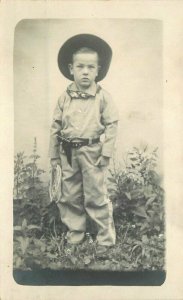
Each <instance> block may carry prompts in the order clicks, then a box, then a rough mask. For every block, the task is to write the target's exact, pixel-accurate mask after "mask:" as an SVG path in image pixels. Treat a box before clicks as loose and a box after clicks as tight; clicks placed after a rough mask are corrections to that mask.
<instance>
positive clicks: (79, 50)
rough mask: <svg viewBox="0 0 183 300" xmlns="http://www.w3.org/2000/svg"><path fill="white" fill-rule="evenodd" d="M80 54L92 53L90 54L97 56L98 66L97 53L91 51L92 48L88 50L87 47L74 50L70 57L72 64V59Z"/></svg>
mask: <svg viewBox="0 0 183 300" xmlns="http://www.w3.org/2000/svg"><path fill="white" fill-rule="evenodd" d="M80 53H92V54H97V57H98V64H99V61H100V57H99V55H98V52H97V51H95V50H93V49H92V48H88V47H82V48H79V49H78V50H76V51H75V52H74V53H73V55H72V63H73V58H74V56H75V55H76V54H80Z"/></svg>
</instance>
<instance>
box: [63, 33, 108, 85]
mask: <svg viewBox="0 0 183 300" xmlns="http://www.w3.org/2000/svg"><path fill="white" fill-rule="evenodd" d="M82 47H88V48H91V49H93V50H94V51H96V52H97V53H98V55H99V59H100V66H101V68H100V71H99V74H98V76H97V77H96V82H98V81H101V80H102V79H103V78H104V77H105V76H106V74H107V72H108V69H109V66H110V63H111V58H112V49H111V47H110V46H109V45H108V44H107V43H106V42H105V41H104V40H103V39H101V38H99V37H98V36H96V35H92V34H78V35H75V36H73V37H71V38H70V39H68V40H67V41H66V42H65V43H64V44H63V46H62V47H61V48H60V50H59V54H58V66H59V69H60V71H61V73H62V74H63V75H64V76H65V77H66V78H68V79H69V80H72V81H73V76H72V75H71V74H70V71H69V67H68V65H69V64H70V63H72V57H73V53H75V52H76V51H77V50H79V49H80V48H82Z"/></svg>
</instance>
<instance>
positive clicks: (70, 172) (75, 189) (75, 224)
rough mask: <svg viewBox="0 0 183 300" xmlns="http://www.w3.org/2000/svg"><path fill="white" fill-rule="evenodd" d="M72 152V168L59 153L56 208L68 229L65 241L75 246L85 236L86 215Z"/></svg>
mask: <svg viewBox="0 0 183 300" xmlns="http://www.w3.org/2000/svg"><path fill="white" fill-rule="evenodd" d="M72 152H73V153H72V167H71V166H70V165H69V164H68V162H67V158H66V155H65V154H64V153H61V165H62V198H61V201H60V202H59V203H58V206H59V209H60V214H61V220H62V222H63V223H64V224H65V225H66V226H67V227H68V233H67V241H68V242H69V243H72V244H77V243H80V242H81V241H82V240H83V238H84V235H85V230H86V213H85V209H84V203H83V183H82V174H81V171H80V168H79V165H78V162H77V157H76V153H75V149H73V150H72Z"/></svg>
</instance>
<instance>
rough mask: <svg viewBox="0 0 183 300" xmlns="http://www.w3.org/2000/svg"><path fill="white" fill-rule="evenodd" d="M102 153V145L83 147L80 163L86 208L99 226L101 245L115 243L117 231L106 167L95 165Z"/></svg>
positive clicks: (98, 238)
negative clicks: (108, 193)
mask: <svg viewBox="0 0 183 300" xmlns="http://www.w3.org/2000/svg"><path fill="white" fill-rule="evenodd" d="M100 154H101V145H100V144H96V145H91V146H86V147H83V148H81V150H80V155H79V159H80V164H81V166H82V174H83V189H84V201H85V209H86V211H87V213H88V215H89V216H90V217H91V219H92V220H93V221H94V222H95V223H96V225H97V228H98V234H97V242H98V244H100V245H104V246H111V245H114V244H115V240H116V233H115V227H114V221H113V211H112V203H111V201H110V199H109V198H108V195H107V188H106V184H105V174H106V168H101V167H98V166H95V163H96V161H97V159H98V157H99V156H100Z"/></svg>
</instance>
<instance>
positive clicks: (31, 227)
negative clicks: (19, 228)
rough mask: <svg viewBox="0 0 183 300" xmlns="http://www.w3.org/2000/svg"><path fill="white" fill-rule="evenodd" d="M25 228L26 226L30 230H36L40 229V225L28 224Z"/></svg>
mask: <svg viewBox="0 0 183 300" xmlns="http://www.w3.org/2000/svg"><path fill="white" fill-rule="evenodd" d="M27 228H28V229H29V230H31V229H38V230H41V227H40V226H37V225H28V226H27Z"/></svg>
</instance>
